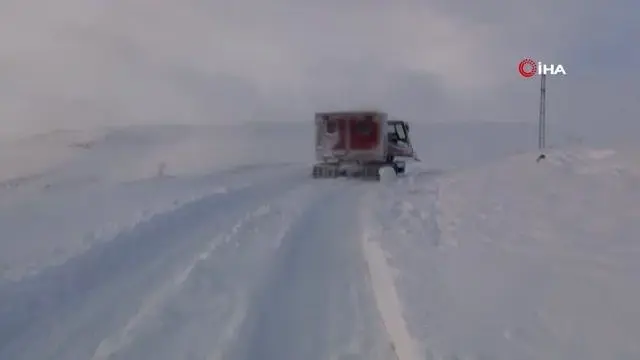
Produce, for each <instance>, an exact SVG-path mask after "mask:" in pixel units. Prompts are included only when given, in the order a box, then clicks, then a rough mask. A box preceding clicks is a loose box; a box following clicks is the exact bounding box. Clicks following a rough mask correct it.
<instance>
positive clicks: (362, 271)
mask: <svg viewBox="0 0 640 360" xmlns="http://www.w3.org/2000/svg"><path fill="white" fill-rule="evenodd" d="M322 183H324V184H330V185H335V183H336V182H319V184H322ZM338 183H340V184H341V186H339V187H336V188H335V190H334V191H332V192H330V193H329V194H327V196H323V197H322V199H321V201H318V202H315V203H313V204H312V205H311V207H309V208H308V209H307V211H306V212H305V214H304V216H301V217H300V219H299V221H296V223H295V224H294V225H293V226H292V227H291V228H290V230H289V232H288V234H287V235H286V236H285V238H284V240H283V245H282V247H281V249H280V251H279V252H278V253H277V254H276V256H275V257H274V258H273V260H272V265H271V266H270V267H269V268H268V269H266V271H265V272H264V277H263V280H262V281H261V282H260V283H261V284H262V285H261V286H260V287H258V288H256V290H255V294H254V296H253V297H252V311H251V312H250V313H249V314H248V316H247V319H246V320H245V322H244V324H243V326H242V329H241V333H240V335H241V336H240V338H239V340H238V341H237V342H236V343H235V345H234V347H233V348H232V349H231V350H230V351H229V352H227V353H226V354H225V355H226V356H225V357H224V358H225V359H234V360H245V359H246V360H253V359H258V358H259V359H262V360H294V359H295V360H297V359H305V360H314V359H317V360H320V359H322V360H326V359H341V360H346V359H350V360H356V359H358V360H359V359H362V360H364V359H367V360H375V359H384V360H387V359H389V357H390V356H392V353H391V352H390V349H389V348H388V346H387V344H386V343H384V342H383V341H382V340H383V339H385V331H384V327H383V324H382V322H381V321H379V316H378V313H377V310H376V307H375V303H374V302H373V301H372V299H373V295H372V294H373V292H372V289H371V287H370V284H369V282H368V281H367V280H368V279H367V276H366V263H365V261H364V258H363V257H362V253H361V249H360V243H359V236H358V235H359V231H360V229H359V226H358V225H359V222H358V205H359V199H360V196H361V195H362V192H361V191H360V190H361V188H360V186H362V183H361V182H350V181H347V182H339V181H338ZM342 185H344V186H342Z"/></svg>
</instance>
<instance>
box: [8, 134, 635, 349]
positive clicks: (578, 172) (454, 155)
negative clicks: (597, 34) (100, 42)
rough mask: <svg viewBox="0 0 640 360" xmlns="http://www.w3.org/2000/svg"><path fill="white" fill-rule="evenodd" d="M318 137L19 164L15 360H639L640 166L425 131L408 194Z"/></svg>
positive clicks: (127, 142) (198, 143) (26, 142)
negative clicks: (358, 172) (319, 154)
mask: <svg viewBox="0 0 640 360" xmlns="http://www.w3.org/2000/svg"><path fill="white" fill-rule="evenodd" d="M307 125H308V124H304V123H303V124H285V123H280V124H277V123H274V124H260V125H257V124H256V125H233V126H232V125H229V126H215V127H197V126H139V127H128V128H115V129H101V130H96V131H92V132H86V131H85V132H77V131H57V132H52V133H47V134H42V135H39V136H36V137H29V138H23V139H16V140H12V141H3V142H1V143H0V230H1V232H0V234H1V239H0V276H1V277H0V359H12V360H14V359H15V360H19V359H225V360H226V359H230V360H245V359H246V360H249V359H260V360H287V359H305V360H313V359H341V360H347V359H372V360H374V359H380V360H382V359H385V360H386V359H400V360H414V359H434V360H435V359H447V360H448V359H459V360H463V359H465V360H467V359H468V360H472V359H473V360H484V359H487V360H488V359H492V360H494V359H505V360H506V359H509V360H512V359H519V360H526V359H580V360H585V359H594V360H595V359H598V360H600V359H637V358H640V343H638V341H637V339H639V338H640V311H638V305H637V304H640V282H638V279H639V277H640V263H639V262H638V261H637V258H638V256H640V241H639V238H640V223H639V222H638V221H637V219H640V151H639V150H638V149H636V148H632V147H626V146H616V147H606V148H601V147H599V148H590V147H588V146H587V145H583V146H580V147H575V146H574V147H566V148H558V149H554V150H553V151H551V152H550V153H549V159H548V160H546V161H543V162H540V163H536V162H535V158H536V156H537V153H536V152H531V149H533V148H534V146H535V140H536V134H535V131H534V130H533V129H532V128H531V127H529V126H523V125H518V124H507V123H504V124H475V125H471V124H458V125H443V124H441V125H430V126H426V125H425V126H414V128H413V131H414V133H413V139H414V142H415V143H416V148H417V150H418V153H419V154H420V156H421V158H422V159H423V162H422V163H415V164H409V166H408V171H409V173H408V174H407V175H406V176H405V177H403V178H400V179H397V180H396V181H392V182H382V183H361V182H358V181H350V180H345V179H340V180H326V181H325V180H312V179H310V178H309V170H310V168H309V165H310V163H311V162H312V155H313V154H312V151H313V149H312V146H311V145H310V144H312V133H311V130H312V129H311V127H310V126H307Z"/></svg>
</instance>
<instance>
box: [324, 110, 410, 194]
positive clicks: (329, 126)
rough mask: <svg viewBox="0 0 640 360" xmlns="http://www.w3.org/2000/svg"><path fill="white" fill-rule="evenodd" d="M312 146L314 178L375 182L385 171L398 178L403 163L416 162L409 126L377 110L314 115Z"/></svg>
mask: <svg viewBox="0 0 640 360" xmlns="http://www.w3.org/2000/svg"><path fill="white" fill-rule="evenodd" d="M315 146H316V148H315V158H316V163H315V164H314V165H313V170H312V177H314V178H337V177H349V178H359V179H363V180H376V181H379V180H380V179H381V174H382V171H383V170H385V169H392V170H393V172H394V173H395V174H396V175H401V174H404V173H405V170H406V160H407V159H413V160H416V161H420V159H419V158H418V157H417V155H416V153H415V151H414V149H413V145H412V143H411V140H410V138H409V124H408V123H407V122H406V121H402V120H396V119H391V118H390V117H389V115H388V114H387V113H386V112H383V111H378V110H372V111H360V110H357V111H356V110H354V111H332V112H318V113H316V114H315Z"/></svg>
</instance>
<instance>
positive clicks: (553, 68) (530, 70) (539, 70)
mask: <svg viewBox="0 0 640 360" xmlns="http://www.w3.org/2000/svg"><path fill="white" fill-rule="evenodd" d="M518 72H519V73H520V75H522V76H523V77H525V78H530V77H533V76H534V75H543V74H544V75H559V74H561V75H567V72H566V70H565V69H564V66H562V64H557V65H555V64H549V65H547V64H543V63H542V62H541V61H537V62H536V61H533V60H531V59H529V58H526V59H524V60H522V61H520V64H518Z"/></svg>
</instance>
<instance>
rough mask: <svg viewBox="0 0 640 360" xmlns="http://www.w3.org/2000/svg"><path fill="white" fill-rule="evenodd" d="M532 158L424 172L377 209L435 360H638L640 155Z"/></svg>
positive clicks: (393, 190)
mask: <svg viewBox="0 0 640 360" xmlns="http://www.w3.org/2000/svg"><path fill="white" fill-rule="evenodd" d="M536 156H537V154H533V153H532V154H523V155H517V156H512V157H510V158H508V159H506V160H502V161H497V162H494V163H491V164H488V165H485V166H482V167H476V168H472V169H468V170H464V171H459V172H452V173H449V174H444V175H439V174H438V173H437V172H427V171H424V172H421V173H417V174H414V175H413V176H412V177H409V178H407V179H405V180H403V181H401V182H399V183H398V184H394V185H392V186H388V187H387V188H385V189H384V191H381V193H380V194H379V196H378V199H377V203H376V204H372V205H371V206H372V208H373V207H375V208H377V209H378V210H377V211H376V214H377V215H378V221H379V224H380V225H379V228H378V229H377V231H378V241H380V242H381V244H382V246H383V248H384V249H385V251H386V252H387V258H388V262H389V264H390V266H392V267H394V268H396V269H398V276H397V279H396V287H397V291H398V292H399V294H400V297H401V298H402V299H403V300H402V302H403V304H402V307H403V309H404V316H405V319H407V322H408V327H409V329H410V332H411V333H412V335H413V336H414V337H416V338H418V339H420V340H421V342H422V343H423V344H424V347H423V351H424V352H425V353H427V354H430V355H432V356H433V357H434V358H438V356H443V357H445V358H449V357H451V358H465V359H466V358H469V359H580V360H584V359H594V360H595V359H612V358H616V359H632V358H638V357H639V356H640V345H639V344H638V342H637V339H638V338H640V313H639V312H638V311H637V306H638V305H637V304H639V303H640V285H639V283H638V280H637V279H638V278H639V277H640V263H638V261H637V259H638V256H639V255H640V222H638V219H640V151H637V150H634V149H623V150H621V149H615V150H614V149H585V148H576V149H569V150H565V151H554V152H551V153H550V154H549V158H548V159H547V160H546V161H542V162H540V163H536V162H535V158H536ZM455 356H457V357H455Z"/></svg>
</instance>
